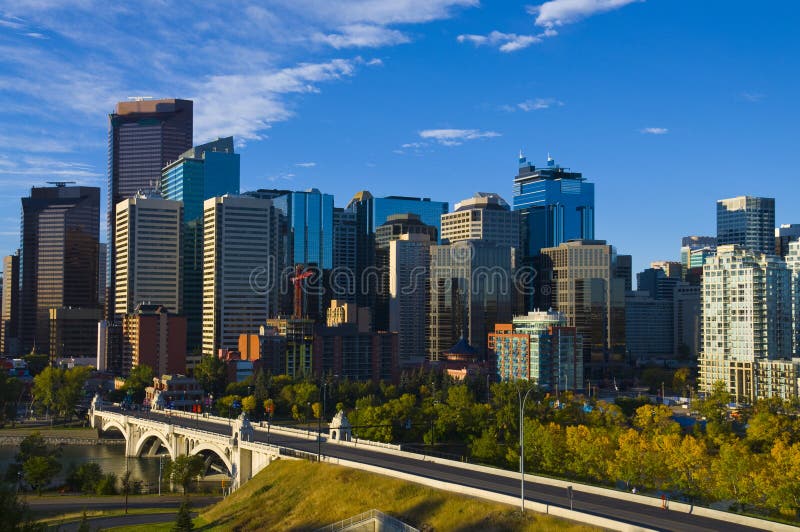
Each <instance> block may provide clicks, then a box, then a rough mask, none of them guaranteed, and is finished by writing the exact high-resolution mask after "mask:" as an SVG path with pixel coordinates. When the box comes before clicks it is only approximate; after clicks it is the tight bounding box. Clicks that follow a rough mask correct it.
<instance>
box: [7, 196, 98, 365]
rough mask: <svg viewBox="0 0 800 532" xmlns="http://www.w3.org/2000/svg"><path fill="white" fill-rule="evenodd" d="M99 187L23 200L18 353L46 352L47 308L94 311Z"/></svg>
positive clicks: (96, 278) (47, 350) (96, 281)
mask: <svg viewBox="0 0 800 532" xmlns="http://www.w3.org/2000/svg"><path fill="white" fill-rule="evenodd" d="M99 236H100V189H99V188H96V187H73V186H66V185H65V184H63V183H59V184H58V186H55V187H42V188H38V187H34V188H32V189H31V195H30V197H27V198H22V249H21V255H20V276H21V278H22V282H21V285H20V289H21V294H20V331H19V332H20V336H21V342H22V351H23V352H26V353H27V352H29V351H30V350H31V348H33V346H34V344H35V345H36V348H37V350H38V351H39V352H40V353H49V344H50V324H49V321H50V309H51V308H61V307H81V308H97V306H98V305H97V285H98V248H99Z"/></svg>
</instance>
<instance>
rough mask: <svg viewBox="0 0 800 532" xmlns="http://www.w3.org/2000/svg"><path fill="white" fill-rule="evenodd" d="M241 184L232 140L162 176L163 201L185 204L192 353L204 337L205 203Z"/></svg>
mask: <svg viewBox="0 0 800 532" xmlns="http://www.w3.org/2000/svg"><path fill="white" fill-rule="evenodd" d="M239 181H240V161H239V154H238V153H235V152H234V145H233V137H224V138H218V139H217V140H214V141H212V142H208V143H206V144H201V145H199V146H195V147H193V148H192V149H190V150H187V151H185V152H184V153H183V154H181V156H180V157H179V158H178V159H177V160H176V161H174V162H172V163H170V164H168V165H167V166H166V167H164V169H163V171H162V173H161V194H162V196H163V197H164V199H168V200H173V201H182V202H183V259H182V268H183V312H184V314H185V315H186V328H187V334H188V338H187V343H186V346H187V349H188V351H189V352H190V353H193V352H197V351H199V349H200V348H201V346H202V336H203V330H202V319H203V202H204V201H205V200H207V199H209V198H214V197H220V196H224V195H226V194H231V195H238V194H239Z"/></svg>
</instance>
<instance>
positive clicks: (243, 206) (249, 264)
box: [203, 196, 276, 355]
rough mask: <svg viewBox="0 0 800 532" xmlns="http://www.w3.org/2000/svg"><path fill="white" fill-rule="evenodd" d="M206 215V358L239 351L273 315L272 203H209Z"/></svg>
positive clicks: (239, 199)
mask: <svg viewBox="0 0 800 532" xmlns="http://www.w3.org/2000/svg"><path fill="white" fill-rule="evenodd" d="M203 207H204V215H203V250H204V251H203V253H204V254H203V354H205V355H216V354H217V350H219V349H237V347H238V345H239V335H240V334H254V333H256V332H258V328H259V326H260V325H263V324H264V322H265V321H266V320H267V318H268V317H269V315H270V311H271V309H270V294H272V293H273V292H274V291H275V290H276V286H275V279H274V278H273V277H272V276H271V274H270V262H269V261H270V256H269V254H270V247H271V240H272V238H273V232H272V231H273V225H274V223H275V218H274V211H273V210H272V202H271V201H270V200H267V199H257V198H251V197H244V196H222V197H216V198H210V199H207V200H206V201H205V202H204V204H203Z"/></svg>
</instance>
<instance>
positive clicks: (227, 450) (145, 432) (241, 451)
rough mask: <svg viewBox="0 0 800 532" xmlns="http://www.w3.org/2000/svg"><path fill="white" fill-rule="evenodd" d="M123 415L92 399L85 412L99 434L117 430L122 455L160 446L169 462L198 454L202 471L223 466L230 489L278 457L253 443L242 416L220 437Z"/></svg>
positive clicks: (156, 449)
mask: <svg viewBox="0 0 800 532" xmlns="http://www.w3.org/2000/svg"><path fill="white" fill-rule="evenodd" d="M137 414H138V415H136V416H133V415H130V416H129V415H127V414H125V412H122V411H119V409H117V408H103V404H102V402H100V401H98V400H97V399H95V401H93V402H92V407H91V409H90V410H89V420H90V422H91V425H92V427H94V428H97V429H98V430H100V431H102V432H107V431H111V430H117V431H119V432H120V433H122V436H123V437H124V438H125V456H131V457H139V456H155V455H157V454H158V452H159V451H160V449H161V448H162V447H163V448H165V449H166V451H167V453H168V454H169V457H170V459H172V460H175V459H176V458H178V457H179V456H186V455H188V456H195V455H201V456H203V457H204V458H205V459H206V469H208V468H209V466H210V465H211V463H212V462H215V461H216V462H217V463H220V464H222V465H224V468H225V469H226V472H227V473H228V475H230V477H231V489H237V488H238V487H239V486H241V485H242V484H244V483H245V482H247V481H248V480H250V479H251V478H252V477H253V475H255V474H256V473H258V472H259V471H261V470H262V469H264V468H265V467H266V466H268V465H269V464H270V462H271V461H272V460H274V459H276V458H278V457H279V456H280V448H279V447H276V446H274V445H270V444H268V443H264V442H257V441H253V433H254V431H253V427H252V425H251V424H250V422H249V421H248V420H247V418H245V417H243V416H242V417H239V418H238V419H233V420H230V433H229V434H220V433H219V432H218V431H215V432H211V431H208V430H202V429H200V428H197V427H193V426H191V420H188V423H187V420H186V419H182V420H181V421H182V422H184V424H175V423H173V422H172V421H171V420H169V419H167V420H163V419H157V418H153V419H148V418H147V417H143V416H142V414H141V413H137Z"/></svg>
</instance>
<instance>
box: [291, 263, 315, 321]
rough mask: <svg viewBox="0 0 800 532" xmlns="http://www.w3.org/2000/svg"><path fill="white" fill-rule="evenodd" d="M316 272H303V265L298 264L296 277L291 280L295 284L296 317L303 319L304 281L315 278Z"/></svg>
mask: <svg viewBox="0 0 800 532" xmlns="http://www.w3.org/2000/svg"><path fill="white" fill-rule="evenodd" d="M313 275H314V272H312V271H311V270H306V271H303V265H302V264H298V265H297V266H295V269H294V277H290V278H289V280H290V281H292V284H294V317H295V318H302V317H303V279H308V278H309V277H311V276H313Z"/></svg>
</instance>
